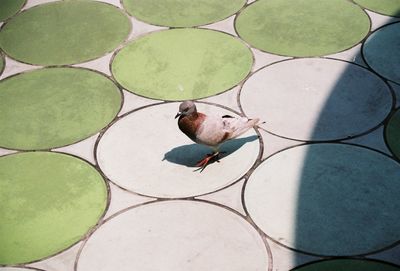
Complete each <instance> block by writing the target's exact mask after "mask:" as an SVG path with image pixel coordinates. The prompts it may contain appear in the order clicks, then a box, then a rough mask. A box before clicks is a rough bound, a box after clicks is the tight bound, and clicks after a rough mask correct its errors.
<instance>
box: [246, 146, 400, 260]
mask: <svg viewBox="0 0 400 271" xmlns="http://www.w3.org/2000/svg"><path fill="white" fill-rule="evenodd" d="M399 180H400V164H399V163H398V162H396V161H395V160H393V159H391V158H390V157H388V156H386V155H383V154H381V153H379V152H376V151H373V150H370V149H366V148H362V147H358V146H354V145H347V144H327V143H325V144H311V145H303V146H298V147H294V148H290V149H287V150H285V151H282V152H279V153H277V154H275V155H273V156H271V157H270V158H268V159H267V160H265V161H264V162H263V163H262V164H261V165H260V166H259V167H258V168H257V169H256V170H255V171H254V173H253V174H252V175H251V176H250V178H249V180H248V182H247V184H246V187H245V192H244V202H245V207H246V209H247V212H248V213H249V215H250V217H251V218H252V220H253V221H254V222H255V223H256V224H257V225H258V226H259V227H260V228H261V230H262V231H263V232H265V233H266V234H267V235H268V236H270V237H271V238H273V239H274V240H276V241H277V242H280V243H281V244H283V245H285V246H287V247H290V248H294V249H297V250H300V251H303V252H307V253H312V254H317V255H325V256H345V255H346V256H349V255H360V254H366V253H371V252H374V251H377V250H380V249H383V248H385V247H388V246H390V245H392V244H393V243H395V242H397V241H398V240H400V224H399V223H398V222H399V221H400V212H399V209H400V198H399V194H400V186H399Z"/></svg>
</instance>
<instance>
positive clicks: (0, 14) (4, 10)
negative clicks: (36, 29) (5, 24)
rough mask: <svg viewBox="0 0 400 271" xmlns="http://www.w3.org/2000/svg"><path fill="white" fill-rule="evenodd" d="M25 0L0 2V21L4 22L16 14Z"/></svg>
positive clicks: (2, 0)
mask: <svg viewBox="0 0 400 271" xmlns="http://www.w3.org/2000/svg"><path fill="white" fill-rule="evenodd" d="M25 2H26V0H1V1H0V21H4V20H6V19H8V18H9V17H11V16H13V15H14V14H15V13H17V12H18V11H19V10H20V9H21V8H22V6H23V5H24V4H25Z"/></svg>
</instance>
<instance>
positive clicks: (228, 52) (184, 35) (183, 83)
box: [112, 29, 253, 100]
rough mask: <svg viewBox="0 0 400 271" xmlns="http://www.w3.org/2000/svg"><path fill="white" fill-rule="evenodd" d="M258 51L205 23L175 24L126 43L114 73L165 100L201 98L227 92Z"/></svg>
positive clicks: (137, 90)
mask: <svg viewBox="0 0 400 271" xmlns="http://www.w3.org/2000/svg"><path fill="white" fill-rule="evenodd" d="M252 64H253V57H252V53H251V51H250V49H249V48H248V47H247V46H246V45H245V44H244V43H243V42H241V41H240V40H239V39H237V38H234V37H232V36H230V35H228V34H224V33H222V32H217V31H212V30H205V29H173V30H166V31H161V32H156V33H152V34H149V35H147V36H144V37H142V38H140V39H138V40H136V41H134V42H133V43H130V44H129V45H128V46H126V47H125V48H123V49H122V50H121V51H120V52H118V54H117V55H116V56H115V58H114V60H113V62H112V73H113V74H114V77H115V78H116V80H117V81H118V82H119V83H120V84H121V85H122V86H123V87H124V88H126V89H127V90H129V91H131V92H133V93H136V94H138V95H141V96H145V97H149V98H154V99H160V100H186V99H198V98H203V97H207V96H211V95H214V94H218V93H221V92H224V91H226V90H228V89H230V88H232V87H233V86H235V85H236V84H238V83H239V82H240V81H242V80H243V79H244V78H245V77H246V76H247V74H248V73H249V72H250V70H251V67H252Z"/></svg>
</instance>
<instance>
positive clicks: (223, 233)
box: [76, 200, 268, 271]
mask: <svg viewBox="0 0 400 271" xmlns="http://www.w3.org/2000/svg"><path fill="white" fill-rule="evenodd" d="M267 266H268V259H267V251H266V246H265V244H264V242H263V240H262V238H261V237H260V235H258V233H257V231H256V230H255V229H254V228H253V227H252V226H251V225H250V224H249V223H248V222H247V221H246V220H244V219H243V218H242V217H241V216H239V215H236V214H235V213H233V212H231V211H228V210H226V209H224V208H221V207H218V206H215V205H212V204H207V203H203V202H198V201H183V200H180V201H162V202H156V203H151V204H146V205H142V206H139V207H136V208H133V209H129V210H127V211H125V212H123V213H121V214H120V215H118V216H115V217H114V218H112V219H111V220H109V221H107V222H106V223H105V224H103V225H102V226H101V227H100V228H99V229H98V230H97V231H96V232H94V234H93V235H92V236H91V237H90V238H89V239H88V241H87V242H86V243H85V244H84V246H83V249H82V251H81V254H80V255H79V257H78V262H77V268H76V270H77V271H91V270H96V271H106V270H119V271H125V270H154V271H159V270H165V271H168V270H171V271H172V270H173V271H179V270H192V271H195V270H201V271H204V270H215V271H223V270H229V271H235V270H237V271H242V270H254V271H256V270H259V271H265V270H267Z"/></svg>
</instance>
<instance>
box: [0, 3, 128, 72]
mask: <svg viewBox="0 0 400 271" xmlns="http://www.w3.org/2000/svg"><path fill="white" fill-rule="evenodd" d="M32 22H34V23H32ZM130 29H131V25H130V21H129V19H128V17H127V16H126V15H125V14H124V13H123V12H122V11H121V10H119V9H118V8H116V7H114V6H112V5H108V4H105V3H100V2H96V1H84V0H75V1H58V2H54V3H49V4H44V5H39V6H36V7H33V8H30V9H28V10H27V11H25V12H22V13H21V14H19V15H18V16H16V17H14V18H13V19H11V20H10V21H9V22H8V23H7V24H6V25H5V26H4V27H3V29H2V31H1V32H0V46H1V47H2V49H3V51H4V52H6V53H7V54H8V55H10V56H11V57H13V58H15V59H17V60H19V61H23V62H27V63H31V64H38V65H62V64H72V63H79V62H84V61H87V60H91V59H94V58H97V57H100V56H102V55H104V54H105V53H107V52H110V51H112V50H114V49H115V48H116V47H117V46H118V45H119V44H120V43H122V42H123V41H124V40H125V38H126V37H127V36H128V34H129V32H130Z"/></svg>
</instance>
